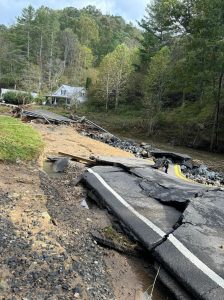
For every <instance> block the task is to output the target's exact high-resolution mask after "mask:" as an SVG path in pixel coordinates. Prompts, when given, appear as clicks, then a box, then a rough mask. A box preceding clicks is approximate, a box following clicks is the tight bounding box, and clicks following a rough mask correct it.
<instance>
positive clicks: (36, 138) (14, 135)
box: [0, 116, 43, 162]
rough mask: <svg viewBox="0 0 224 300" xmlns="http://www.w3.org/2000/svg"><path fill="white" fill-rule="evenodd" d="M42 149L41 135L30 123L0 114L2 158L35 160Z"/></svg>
mask: <svg viewBox="0 0 224 300" xmlns="http://www.w3.org/2000/svg"><path fill="white" fill-rule="evenodd" d="M42 149H43V142H42V140H41V137H40V135H39V134H38V132H37V131H36V130H34V129H33V128H32V127H31V126H30V125H26V124H23V123H22V122H21V121H20V120H18V119H14V118H12V117H8V116H0V160H4V161H12V162H13V161H16V159H21V160H33V159H36V158H38V156H39V154H40V153H41V150H42Z"/></svg>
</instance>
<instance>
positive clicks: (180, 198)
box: [85, 165, 224, 300]
mask: <svg viewBox="0 0 224 300" xmlns="http://www.w3.org/2000/svg"><path fill="white" fill-rule="evenodd" d="M125 169H127V170H128V171H127V170H125ZM125 169H124V168H119V167H113V166H97V167H93V168H92V169H90V170H88V171H87V172H86V174H85V180H86V182H87V185H88V186H89V188H90V189H91V190H93V191H94V192H95V194H96V195H97V196H98V199H99V200H100V201H101V202H103V203H104V205H105V206H106V207H107V208H108V209H109V210H110V211H112V213H113V214H115V215H116V216H117V218H118V219H119V220H120V222H121V223H122V224H123V226H124V227H125V229H126V230H127V231H128V232H130V233H131V234H133V235H134V236H135V237H136V238H137V239H138V240H139V241H141V242H142V243H143V244H144V245H145V247H146V248H147V249H148V250H149V251H151V252H152V253H153V255H154V256H155V258H156V259H157V260H158V262H160V263H162V266H163V267H164V268H165V269H166V270H167V272H168V273H169V274H170V275H171V276H172V277H174V278H175V279H176V281H177V282H179V284H181V285H182V286H183V287H184V288H185V289H186V290H187V291H188V292H189V293H190V295H191V296H192V299H193V298H195V299H205V300H207V299H209V300H211V299H212V300H213V299H217V300H221V299H222V300H223V299H224V279H223V278H224V250H223V248H224V231H223V228H224V218H223V216H224V205H223V202H224V191H221V190H218V189H217V190H215V189H208V188H207V187H204V186H200V185H197V184H192V183H188V182H183V181H181V180H180V179H175V178H172V177H169V176H168V175H167V174H163V173H162V172H160V171H158V170H154V169H151V168H149V167H144V166H142V167H141V168H133V167H131V166H130V165H129V166H126V168H125ZM180 299H181V297H180Z"/></svg>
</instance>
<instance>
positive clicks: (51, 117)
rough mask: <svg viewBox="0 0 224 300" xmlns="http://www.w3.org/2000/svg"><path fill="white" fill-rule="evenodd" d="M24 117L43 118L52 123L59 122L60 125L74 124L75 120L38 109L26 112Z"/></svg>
mask: <svg viewBox="0 0 224 300" xmlns="http://www.w3.org/2000/svg"><path fill="white" fill-rule="evenodd" d="M23 115H26V116H29V117H34V118H42V119H44V120H46V119H47V120H48V121H51V122H58V123H72V122H74V121H73V120H71V119H69V118H66V117H63V116H61V115H58V114H55V113H53V112H50V111H47V110H42V109H36V110H32V111H28V110H24V111H23Z"/></svg>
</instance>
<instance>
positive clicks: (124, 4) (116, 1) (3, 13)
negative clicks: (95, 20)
mask: <svg viewBox="0 0 224 300" xmlns="http://www.w3.org/2000/svg"><path fill="white" fill-rule="evenodd" d="M149 2H150V0H45V1H44V0H0V24H5V25H11V24H13V23H14V22H15V20H16V17H17V16H19V15H20V13H21V11H22V9H23V8H24V7H27V6H28V5H29V4H31V5H32V6H33V7H34V8H38V7H40V6H41V5H44V6H48V7H51V8H57V9H61V8H64V7H67V6H73V7H77V8H82V7H85V6H87V5H95V6H96V7H97V8H99V9H101V10H102V12H103V13H110V14H114V15H121V16H122V17H124V18H125V19H126V20H127V21H132V22H134V23H135V21H136V20H140V19H141V18H142V17H143V15H144V11H145V7H146V4H147V3H149Z"/></svg>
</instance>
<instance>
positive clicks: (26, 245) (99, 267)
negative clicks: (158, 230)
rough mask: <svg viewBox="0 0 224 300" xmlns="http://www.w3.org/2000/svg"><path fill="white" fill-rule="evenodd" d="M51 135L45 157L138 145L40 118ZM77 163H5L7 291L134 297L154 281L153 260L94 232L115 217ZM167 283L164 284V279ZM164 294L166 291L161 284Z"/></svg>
mask: <svg viewBox="0 0 224 300" xmlns="http://www.w3.org/2000/svg"><path fill="white" fill-rule="evenodd" d="M33 126H34V127H35V128H36V129H37V130H38V131H39V132H40V133H41V134H42V136H43V139H44V142H45V150H44V153H43V155H42V159H41V164H42V162H43V158H46V157H47V156H48V155H52V154H53V155H57V153H58V152H59V151H61V152H68V153H70V154H76V155H79V156H86V157H88V156H89V155H90V154H95V155H97V154H98V155H102V154H104V155H119V156H124V157H127V156H129V157H130V156H131V154H130V153H127V152H123V151H121V150H119V149H115V148H111V147H109V146H108V145H105V144H102V143H100V142H97V141H93V140H91V139H89V138H86V137H82V136H80V135H79V134H78V133H77V132H75V130H74V129H73V128H71V127H66V126H60V127H59V126H53V125H39V124H34V125H33ZM84 169H85V165H82V164H80V163H74V164H72V165H70V167H69V168H68V170H67V172H66V173H65V174H63V175H61V176H56V177H55V176H53V177H49V176H48V175H47V174H46V173H44V172H43V171H41V170H40V168H39V167H38V166H37V164H36V163H29V164H27V163H26V164H25V163H22V162H19V161H18V162H17V164H14V165H12V164H4V163H1V164H0V172H1V182H0V253H1V256H0V270H1V271H0V299H1V300H3V299H6V300H9V299H10V300H16V299H17V300H20V299H34V300H36V299H37V300H42V299H47V300H54V299H61V300H62V299H63V300H67V299H68V300H69V299H100V300H101V299H121V300H124V299H128V300H132V299H133V300H134V299H135V295H136V291H138V290H142V291H143V290H146V289H147V287H148V286H150V284H151V283H152V281H153V278H154V274H153V273H152V272H151V271H150V270H149V268H150V264H149V263H148V262H144V261H143V260H139V259H132V258H129V257H127V256H125V255H121V254H119V253H117V252H115V251H113V250H106V249H104V248H102V247H100V246H99V245H97V243H96V242H94V240H93V239H92V237H91V231H92V230H93V229H96V228H97V229H100V228H104V227H106V226H110V225H111V222H112V219H111V216H110V215H108V213H107V212H105V211H104V210H101V209H99V208H98V207H97V206H95V205H94V204H92V209H90V210H87V209H85V208H83V207H82V206H81V205H80V204H81V202H82V201H83V199H85V198H86V191H85V189H84V187H82V186H80V185H79V186H74V184H73V183H74V179H75V178H77V177H78V176H79V175H80V174H81V173H82V172H83V171H84ZM159 289H161V288H160V287H159ZM154 299H155V300H156V299H166V298H165V296H163V294H162V293H161V292H156V293H155V298H154Z"/></svg>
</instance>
